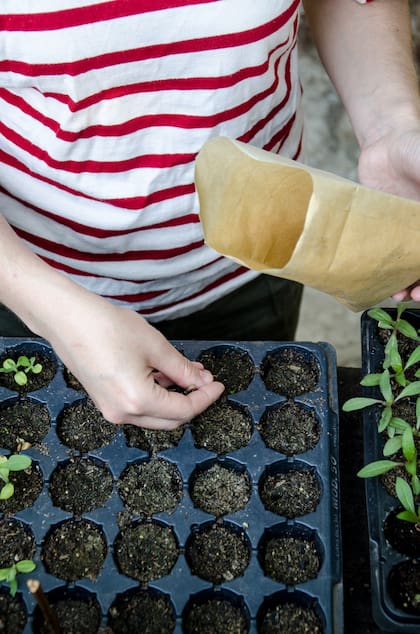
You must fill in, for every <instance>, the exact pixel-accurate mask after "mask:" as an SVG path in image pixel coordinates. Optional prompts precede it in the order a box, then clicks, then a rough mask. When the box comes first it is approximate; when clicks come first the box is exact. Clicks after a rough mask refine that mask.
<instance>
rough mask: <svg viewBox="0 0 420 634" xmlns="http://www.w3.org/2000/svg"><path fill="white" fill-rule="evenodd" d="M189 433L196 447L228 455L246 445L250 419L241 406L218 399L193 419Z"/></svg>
mask: <svg viewBox="0 0 420 634" xmlns="http://www.w3.org/2000/svg"><path fill="white" fill-rule="evenodd" d="M191 431H192V435H193V437H194V440H195V444H196V446H197V447H200V448H202V449H208V450H209V451H214V452H215V453H217V454H223V453H229V452H231V451H236V450H237V449H240V448H241V447H245V446H246V445H247V444H248V442H249V439H250V438H251V435H252V418H251V415H250V414H249V413H248V412H247V410H246V409H245V408H244V407H242V406H241V405H238V404H236V403H230V402H229V401H224V400H220V399H219V400H218V401H216V402H215V403H213V405H210V407H209V408H208V409H207V410H206V411H205V412H203V413H202V414H200V415H199V416H197V417H196V418H194V419H193V421H192V423H191Z"/></svg>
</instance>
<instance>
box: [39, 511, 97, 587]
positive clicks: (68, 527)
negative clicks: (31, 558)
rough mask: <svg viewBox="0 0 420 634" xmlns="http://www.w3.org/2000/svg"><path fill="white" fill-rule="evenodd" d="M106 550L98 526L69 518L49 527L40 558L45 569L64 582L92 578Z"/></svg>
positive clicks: (94, 576) (95, 575) (94, 577)
mask: <svg viewBox="0 0 420 634" xmlns="http://www.w3.org/2000/svg"><path fill="white" fill-rule="evenodd" d="M106 551H107V546H106V540H105V537H104V535H103V533H102V530H101V529H100V528H99V527H98V526H96V525H95V524H93V522H89V521H87V520H81V519H70V520H65V521H64V522H62V523H61V524H57V525H56V526H53V528H52V529H51V530H50V531H49V533H48V534H47V535H46V537H45V540H44V542H43V545H42V549H41V559H42V560H43V562H44V565H45V568H46V570H47V571H48V572H50V573H51V574H53V575H55V576H56V577H59V578H60V579H64V580H65V581H77V580H78V579H83V578H85V577H87V578H89V579H96V577H97V576H98V574H99V571H100V569H101V567H102V564H103V562H104V560H105V557H106Z"/></svg>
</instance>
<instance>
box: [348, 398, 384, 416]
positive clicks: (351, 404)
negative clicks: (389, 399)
mask: <svg viewBox="0 0 420 634" xmlns="http://www.w3.org/2000/svg"><path fill="white" fill-rule="evenodd" d="M381 402H382V401H380V400H379V399H377V398H368V397H365V396H356V397H354V398H349V400H348V401H346V402H345V403H344V404H343V412H353V411H355V410H358V409H363V408H364V407H370V406H371V405H376V404H377V403H381Z"/></svg>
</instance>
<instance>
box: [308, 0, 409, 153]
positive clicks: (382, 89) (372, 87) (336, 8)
mask: <svg viewBox="0 0 420 634" xmlns="http://www.w3.org/2000/svg"><path fill="white" fill-rule="evenodd" d="M304 6H305V13H306V16H307V18H308V21H309V23H310V26H311V29H312V32H313V36H314V39H315V42H316V45H317V47H318V51H319V54H320V57H321V60H322V61H323V64H324V65H325V68H326V70H327V72H328V73H329V75H330V77H331V79H332V81H333V83H334V85H335V87H336V90H337V92H338V93H339V95H340V97H341V99H342V100H343V103H344V105H345V107H346V110H347V112H348V114H349V116H350V119H351V121H352V125H353V127H354V131H355V134H356V136H357V139H358V141H359V144H360V146H361V147H363V146H365V145H367V144H370V143H372V142H374V141H375V140H376V138H377V137H380V136H381V135H383V133H384V131H385V130H386V129H387V127H390V126H392V125H393V121H397V120H398V119H400V118H401V117H404V118H405V119H406V121H407V123H409V122H410V120H412V121H413V122H414V121H416V122H418V120H419V117H420V103H419V94H418V79H417V75H416V70H415V66H414V61H413V56H412V45H411V28H410V15H409V6H408V2H407V1H406V0H376V2H373V3H371V4H367V5H363V6H362V5H358V4H357V3H356V2H352V1H351V0H304Z"/></svg>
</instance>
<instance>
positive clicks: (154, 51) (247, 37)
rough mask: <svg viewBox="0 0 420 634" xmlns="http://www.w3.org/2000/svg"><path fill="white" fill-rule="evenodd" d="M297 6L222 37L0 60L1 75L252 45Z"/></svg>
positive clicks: (79, 69)
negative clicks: (50, 59) (57, 57)
mask: <svg viewBox="0 0 420 634" xmlns="http://www.w3.org/2000/svg"><path fill="white" fill-rule="evenodd" d="M299 5H300V0H295V2H293V4H292V5H291V6H290V7H289V8H288V9H287V10H286V11H285V12H284V13H282V14H280V15H279V16H278V17H277V18H274V20H270V21H269V22H267V23H266V24H262V25H260V26H257V27H255V28H253V29H248V30H245V31H242V32H240V33H226V34H223V35H215V36H209V37H200V38H194V39H188V40H180V41H177V42H165V43H163V44H154V45H151V46H145V47H139V48H135V49H131V50H128V51H115V52H112V53H103V54H102V55H96V56H92V57H88V58H84V59H80V60H73V61H71V62H63V63H57V64H35V63H33V64H27V63H26V62H20V61H18V60H1V61H0V72H6V71H7V72H13V73H20V74H22V75H26V76H32V77H35V76H40V75H62V74H65V75H71V76H74V75H79V74H81V73H87V72H88V71H91V70H97V69H100V68H106V67H108V66H113V65H116V64H126V63H131V62H138V61H141V60H146V59H152V58H160V57H168V56H170V55H180V54H188V53H196V52H204V51H206V50H216V49H220V48H233V47H236V46H244V45H246V44H254V43H255V42H257V41H258V40H261V39H264V38H266V37H268V36H269V35H271V34H272V33H274V32H275V31H277V30H278V29H279V28H281V27H282V26H283V25H284V24H286V22H287V21H288V20H289V19H290V18H291V16H292V15H294V14H295V12H296V10H297V8H298V7H299Z"/></svg>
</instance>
